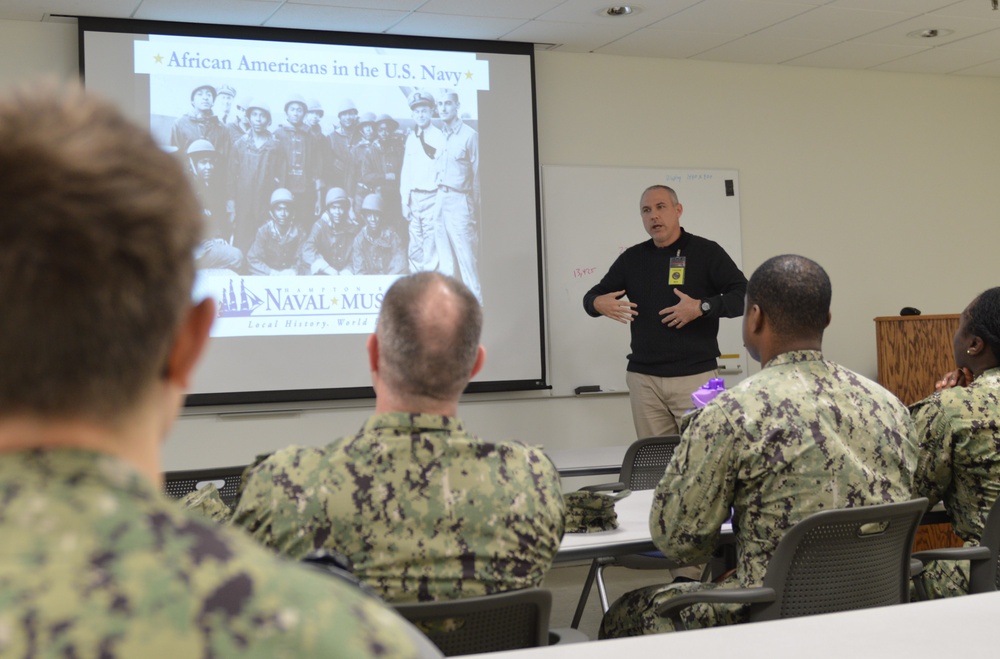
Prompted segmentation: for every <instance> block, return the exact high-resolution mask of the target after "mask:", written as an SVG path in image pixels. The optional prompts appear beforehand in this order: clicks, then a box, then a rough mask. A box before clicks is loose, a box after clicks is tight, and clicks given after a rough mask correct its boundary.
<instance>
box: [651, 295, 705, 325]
mask: <svg viewBox="0 0 1000 659" xmlns="http://www.w3.org/2000/svg"><path fill="white" fill-rule="evenodd" d="M674 293H676V294H677V298H678V299H679V300H680V301H679V302H678V303H677V304H675V305H674V306H672V307H667V308H666V309H661V310H660V315H661V316H663V320H661V321H660V322H661V323H663V324H664V325H667V326H669V327H676V328H678V329H679V328H681V327H684V326H685V325H687V324H688V323H690V322H691V321H692V320H694V319H695V318H699V317H701V315H702V313H701V306H700V303H701V300H696V299H694V298H693V297H691V296H689V295H685V294H684V293H683V292H682V291H679V290H677V289H676V288H675V289H674Z"/></svg>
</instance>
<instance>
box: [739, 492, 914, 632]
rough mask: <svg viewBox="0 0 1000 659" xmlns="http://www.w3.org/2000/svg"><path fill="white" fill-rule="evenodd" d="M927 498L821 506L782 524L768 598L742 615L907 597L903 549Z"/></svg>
mask: <svg viewBox="0 0 1000 659" xmlns="http://www.w3.org/2000/svg"><path fill="white" fill-rule="evenodd" d="M925 510H927V499H913V500H911V501H903V502H900V503H889V504H882V505H877V506H860V507H857V508H844V509H838V510H826V511H822V512H818V513H815V514H813V515H810V516H809V517H807V518H805V519H803V520H802V521H800V522H799V523H798V524H796V525H795V526H793V527H792V528H791V529H789V530H788V533H786V534H785V536H784V537H783V538H782V539H781V542H780V543H778V547H777V549H776V550H775V552H774V555H773V556H772V557H771V561H770V563H768V566H767V574H766V575H765V576H764V586H765V587H770V588H773V589H774V590H775V592H776V593H777V598H776V599H775V601H773V602H769V603H766V604H754V605H751V607H750V620H773V619H775V618H790V617H794V616H803V615H812V614H816V613H832V612H834V611H848V610H852V609H865V608H869V607H875V606H886V605H889V604H901V603H903V602H907V601H909V592H910V591H909V582H910V548H911V547H912V546H913V536H914V534H915V533H916V530H917V525H918V524H920V518H921V516H923V514H924V511H925Z"/></svg>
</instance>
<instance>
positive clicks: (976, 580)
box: [913, 499, 1000, 599]
mask: <svg viewBox="0 0 1000 659" xmlns="http://www.w3.org/2000/svg"><path fill="white" fill-rule="evenodd" d="M913 558H914V559H916V560H918V561H920V562H921V564H923V563H926V562H927V561H969V594H973V593H990V592H993V591H996V590H1000V499H997V500H996V501H994V502H993V507H992V508H990V512H989V514H987V515H986V522H985V523H984V524H983V535H982V536H981V537H980V538H979V546H978V547H944V548H941V549H926V550H924V551H918V552H916V553H914V554H913ZM917 593H918V595H919V598H920V599H927V594H926V593H925V592H923V589H922V588H920V587H919V585H918V588H917Z"/></svg>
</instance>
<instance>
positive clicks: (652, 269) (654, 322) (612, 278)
mask: <svg viewBox="0 0 1000 659" xmlns="http://www.w3.org/2000/svg"><path fill="white" fill-rule="evenodd" d="M676 256H682V257H685V264H684V265H685V272H684V283H683V284H682V285H678V286H677V288H678V289H680V290H681V291H683V292H684V294H685V295H689V296H690V297H693V298H695V299H697V300H705V299H708V300H709V301H710V302H711V303H712V311H711V312H709V313H708V314H705V315H704V316H702V317H700V318H698V319H696V320H694V321H692V322H691V323H690V324H688V325H685V326H684V327H681V328H679V329H677V328H673V327H668V326H667V325H664V324H663V323H661V322H660V321H661V320H662V319H663V317H662V316H660V313H659V312H660V310H661V309H664V308H666V307H671V306H673V305H675V304H677V303H678V301H679V298H678V297H677V295H676V294H675V293H674V286H672V285H671V284H670V282H669V280H668V276H667V274H668V272H669V270H670V259H671V258H672V257H676ZM620 290H625V294H626V296H628V299H629V300H630V301H631V302H634V303H635V304H636V305H638V306H637V307H636V309H635V310H636V311H637V312H638V315H637V316H636V317H635V318H634V319H633V321H632V323H631V324H630V326H629V328H630V330H631V332H632V353H631V354H630V355H629V356H628V370H629V371H633V372H636V373H643V374H645V375H655V376H659V377H677V376H682V375H694V374H696V373H704V372H705V371H710V370H712V369H714V368H717V367H718V363H717V362H716V361H715V359H716V357H718V356H719V341H718V334H719V318H735V317H737V316H740V315H742V314H743V296H744V295H745V294H746V290H747V279H746V277H744V276H743V273H742V272H740V269H739V268H738V267H736V264H735V263H733V260H732V259H731V258H729V255H728V254H726V251H725V250H724V249H722V247H720V246H719V244H718V243H716V242H714V241H711V240H708V239H706V238H701V237H700V236H695V235H693V234H690V233H687V232H686V231H684V230H683V229H681V237H680V238H678V239H677V240H676V241H674V242H673V243H672V244H670V245H668V246H666V247H656V246H655V245H654V244H653V241H652V240H647V241H646V242H644V243H639V244H638V245H633V246H632V247H629V248H628V249H627V250H625V251H624V252H622V253H621V255H620V256H619V257H618V258H617V259H616V260H615V262H614V263H613V264H611V269H610V270H608V274H606V275H604V278H603V279H602V280H601V281H600V283H598V284H597V285H596V286H594V287H593V288H591V289H590V290H589V291H587V294H586V295H584V296H583V308H584V309H586V311H587V313H588V314H590V315H591V316H595V317H596V316H599V315H600V314H599V313H598V312H597V310H596V309H594V298H596V297H597V296H598V295H604V294H605V293H610V292H612V291H620Z"/></svg>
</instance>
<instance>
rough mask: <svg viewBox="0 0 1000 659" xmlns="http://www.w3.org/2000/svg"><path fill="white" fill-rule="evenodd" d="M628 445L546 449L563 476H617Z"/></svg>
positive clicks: (611, 479) (612, 479)
mask: <svg viewBox="0 0 1000 659" xmlns="http://www.w3.org/2000/svg"><path fill="white" fill-rule="evenodd" d="M627 450H628V446H592V447H588V448H574V449H556V450H553V451H548V450H547V451H545V453H546V455H548V456H549V457H550V458H551V459H552V463H553V464H554V465H555V466H556V470H558V471H559V475H560V476H562V477H563V478H567V477H577V476H599V475H607V476H615V477H616V478H609V479H608V481H609V482H610V481H614V480H617V476H618V473H619V472H620V471H621V470H622V458H624V457H625V451H627Z"/></svg>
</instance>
